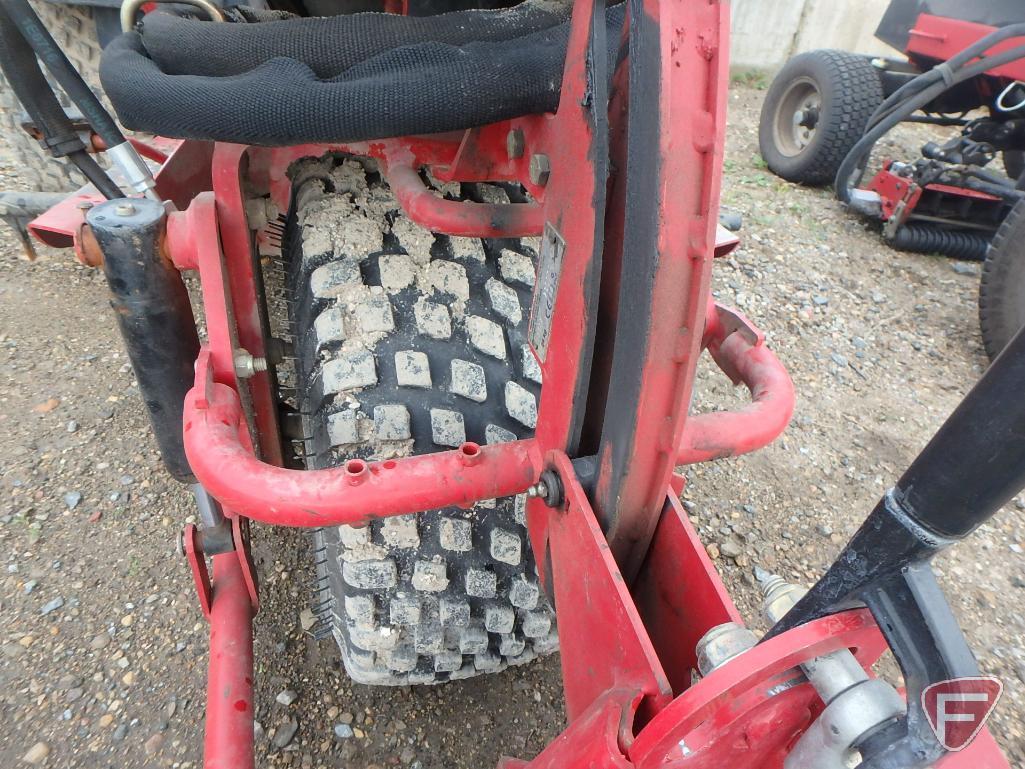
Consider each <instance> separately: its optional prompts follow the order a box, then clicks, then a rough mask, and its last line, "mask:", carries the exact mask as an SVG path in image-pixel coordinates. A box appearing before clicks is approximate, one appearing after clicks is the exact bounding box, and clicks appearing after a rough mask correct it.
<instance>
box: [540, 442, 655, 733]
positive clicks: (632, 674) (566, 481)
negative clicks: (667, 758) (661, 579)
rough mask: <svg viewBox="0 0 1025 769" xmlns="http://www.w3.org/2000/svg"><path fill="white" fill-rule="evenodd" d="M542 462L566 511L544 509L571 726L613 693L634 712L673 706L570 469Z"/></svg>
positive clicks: (554, 460) (555, 460) (561, 462)
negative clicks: (558, 482)
mask: <svg viewBox="0 0 1025 769" xmlns="http://www.w3.org/2000/svg"><path fill="white" fill-rule="evenodd" d="M546 459H547V464H548V465H549V466H550V467H553V468H555V470H556V472H558V474H559V477H560V478H561V479H562V483H563V487H564V490H565V497H566V503H565V510H559V511H555V512H551V511H550V509H549V508H546V510H549V511H550V516H549V521H548V530H549V543H550V546H551V549H552V558H551V568H552V586H551V587H552V589H553V590H554V591H555V608H556V612H558V611H559V607H565V609H566V610H564V611H562V613H561V614H558V617H559V632H560V640H561V647H562V680H563V690H564V692H565V696H566V716H567V718H568V719H569V720H570V721H573V720H574V719H576V718H577V717H578V716H580V715H582V714H583V713H584V712H585V711H586V710H587V709H588V708H590V707H591V705H592V703H594V702H595V701H596V700H598V699H599V698H600V697H601V696H602V694H603V693H604V692H607V691H614V690H625V691H629V692H631V693H633V695H634V696H637V695H640V696H641V701H640V702H639V704H638V709H639V710H641V711H642V712H644V713H646V714H649V715H650V714H653V713H655V712H657V711H658V710H660V709H661V708H663V707H665V706H666V705H667V704H668V703H669V701H670V700H671V699H672V689H671V688H670V686H669V680H668V678H666V674H665V671H663V669H662V665H661V663H660V662H659V659H658V655H657V654H656V653H655V649H654V647H653V646H652V644H651V640H650V639H649V638H648V633H647V631H646V630H645V628H644V624H643V623H642V622H641V618H640V616H639V615H638V613H637V608H636V606H634V602H633V599H632V598H631V596H630V591H629V590H628V589H627V587H626V582H625V581H624V579H623V575H622V574H620V572H619V568H618V567H617V566H616V562H615V561H614V560H613V558H612V553H611V552H610V551H609V546H608V542H607V541H606V539H605V535H604V534H603V533H602V531H601V529H600V528H599V527H598V522H597V520H596V519H595V517H594V512H593V511H592V510H591V503H590V502H589V501H588V499H587V494H585V493H584V490H583V489H582V488H581V486H580V482H579V480H577V477H576V473H575V472H574V470H573V464H572V463H571V462H570V460H569V458H568V457H567V456H566V455H565V454H563V453H562V452H552V453H551V454H549V455H548V457H547V458H546ZM600 628H606V630H604V631H602V630H600ZM612 628H615V632H610V631H611V629H612ZM595 660H601V664H599V665H596V664H594V661H595ZM632 700H633V697H631V701H632Z"/></svg>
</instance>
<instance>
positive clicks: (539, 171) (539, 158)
mask: <svg viewBox="0 0 1025 769" xmlns="http://www.w3.org/2000/svg"><path fill="white" fill-rule="evenodd" d="M551 173H552V163H551V161H550V160H549V159H548V156H547V155H542V154H537V155H531V157H530V181H532V182H533V183H534V184H536V185H537V186H538V187H544V186H545V185H546V184H548V177H549V176H550V175H551Z"/></svg>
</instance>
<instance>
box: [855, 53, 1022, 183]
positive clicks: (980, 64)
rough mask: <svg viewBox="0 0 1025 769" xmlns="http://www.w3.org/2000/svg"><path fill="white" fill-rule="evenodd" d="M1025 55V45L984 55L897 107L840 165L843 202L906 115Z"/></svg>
mask: <svg viewBox="0 0 1025 769" xmlns="http://www.w3.org/2000/svg"><path fill="white" fill-rule="evenodd" d="M1022 58H1025V46H1018V47H1016V48H1011V49H1010V50H1007V51H1004V52H1002V53H998V54H994V55H993V56H989V57H984V58H981V59H979V60H978V61H976V62H974V63H973V64H970V65H968V66H965V67H962V68H961V69H960V70H959V71H958V72H957V73H956V74H955V75H954V78H953V82H951V83H950V84H948V83H947V82H946V81H941V82H939V83H934V84H933V85H931V86H930V87H928V88H926V89H925V90H923V91H921V92H919V93H917V94H915V96H913V97H911V98H910V99H908V100H907V101H905V102H904V103H903V104H902V105H901V106H900V107H898V108H896V109H894V110H893V111H892V112H891V113H890V114H889V115H888V116H887V117H885V118H884V119H883V120H881V121H880V122H879V123H878V124H877V125H875V126H874V127H873V128H872V129H870V130H869V131H867V132H866V133H865V135H864V136H862V137H861V139H859V140H858V143H857V144H855V145H854V147H852V148H851V151H850V152H848V153H847V157H845V158H844V160H843V162H842V163H841V164H840V168H839V170H838V171H837V174H836V183H835V188H836V196H837V197H838V198H839V199H840V200H841V201H842V202H843V203H849V202H850V198H851V194H850V189H851V186H853V185H854V184H857V182H858V178H856V177H855V172H860V171H862V170H863V169H864V165H863V163H864V161H865V160H866V159H867V158H868V156H869V154H870V153H871V152H872V148H873V147H874V146H875V144H876V142H877V141H879V139H881V138H882V137H883V136H885V135H886V134H887V133H889V132H890V131H891V130H893V128H894V127H895V126H896V125H897V124H898V123H900V122H902V121H903V120H904V119H905V118H906V117H909V116H910V115H912V114H913V113H914V112H916V111H917V110H919V109H921V108H922V107H923V106H925V105H926V104H928V103H929V102H930V101H932V100H933V99H935V98H937V97H938V96H940V95H941V94H942V93H943V92H944V91H946V90H948V89H949V88H951V87H952V86H954V85H956V84H958V83H961V82H964V81H965V80H970V79H971V78H973V77H975V76H976V75H981V74H982V73H983V72H986V71H987V70H990V69H992V68H994V67H999V66H1002V65H1004V64H1007V63H1009V62H1012V61H1017V60H1018V59H1022Z"/></svg>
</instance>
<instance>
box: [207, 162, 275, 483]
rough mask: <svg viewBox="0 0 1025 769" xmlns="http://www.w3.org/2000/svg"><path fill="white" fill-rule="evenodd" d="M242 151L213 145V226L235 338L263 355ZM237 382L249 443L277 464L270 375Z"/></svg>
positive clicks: (263, 332)
mask: <svg viewBox="0 0 1025 769" xmlns="http://www.w3.org/2000/svg"><path fill="white" fill-rule="evenodd" d="M245 152H246V148H245V147H243V146H240V145H237V144H218V145H216V147H215V149H214V154H213V163H212V168H213V172H212V176H213V179H212V181H213V191H214V198H215V200H216V208H217V215H216V227H217V231H218V233H219V234H220V244H221V252H222V254H223V261H224V265H225V268H226V273H227V275H226V277H227V281H228V282H227V289H228V293H229V294H230V296H231V310H232V315H233V318H232V320H233V321H234V328H235V341H236V343H237V346H238V347H241V348H242V349H244V350H246V351H247V352H248V353H250V354H251V355H252V356H253V357H255V358H263V357H265V356H266V355H267V348H266V346H265V344H266V342H265V339H264V338H265V332H266V329H265V328H264V323H263V320H262V316H261V310H260V297H259V295H258V294H257V286H258V285H260V281H258V280H257V275H256V270H257V269H258V265H257V257H256V253H255V250H254V245H255V244H254V241H253V237H252V233H251V231H250V228H249V221H248V219H247V217H246V208H245V194H244V192H243V182H242V178H243V175H244V173H245V168H244V162H245ZM210 213H212V212H210ZM237 384H238V387H239V388H240V389H241V391H243V392H244V397H245V398H246V399H247V400H248V405H249V406H250V408H251V410H252V427H253V431H254V432H253V435H252V441H253V443H254V445H255V446H256V447H257V454H258V456H260V457H261V458H263V459H265V460H266V461H268V462H270V463H272V464H276V465H279V464H281V462H282V457H283V453H282V446H281V437H280V436H281V430H280V426H279V424H278V407H277V396H276V393H275V392H274V386H273V381H272V379H271V374H270V373H269V372H267V371H258V372H256V373H255V374H254V375H253V376H251V377H249V378H248V379H246V380H244V381H242V382H238V383H237Z"/></svg>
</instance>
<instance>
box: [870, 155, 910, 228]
mask: <svg viewBox="0 0 1025 769" xmlns="http://www.w3.org/2000/svg"><path fill="white" fill-rule="evenodd" d="M891 164H892V161H887V162H886V164H885V165H884V166H883V168H882V169H881V170H880V171H879V172H878V173H877V174H876V175H875V176H873V177H872V179H871V181H869V183H868V184H867V185H865V188H866V189H869V190H872V191H873V192H877V193H878V194H879V197H880V198H881V200H880V205H881V206H882V213H881V215H880V218H881V219H882V220H883V221H884V222H888V221H889V220H890V219H891V218H892V217H893V215H894V214H895V213H896V212H897V207H898V206H899V205H900V204H901V203H903V204H904V207H903V209H902V212H903V213H902V216H903V217H904V218H906V217H907V215H908V214H909V213H911V211H913V210H914V208H915V206H916V205H917V204H918V201H919V200H920V199H921V197H922V188H921V187H919V186H918V185H917V184H915V183H914V182H913V181H911V180H910V179H906V178H904V177H903V176H898V175H897V174H895V173H893V172H892V171H890V166H891Z"/></svg>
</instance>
